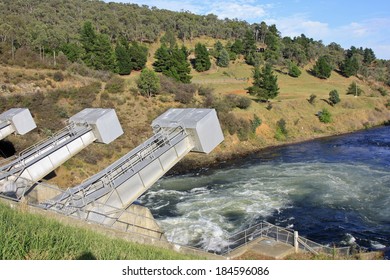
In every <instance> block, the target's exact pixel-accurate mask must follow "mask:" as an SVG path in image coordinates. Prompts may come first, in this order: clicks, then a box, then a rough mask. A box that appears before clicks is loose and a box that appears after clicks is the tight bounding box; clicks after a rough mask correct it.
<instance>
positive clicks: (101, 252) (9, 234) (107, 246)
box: [0, 202, 197, 260]
mask: <svg viewBox="0 0 390 280" xmlns="http://www.w3.org/2000/svg"><path fill="white" fill-rule="evenodd" d="M0 236H1V239H0V260H94V259H97V260H178V259H179V260H183V259H184V260H187V259H197V258H196V257H195V256H189V255H184V254H179V253H176V252H174V251H172V250H168V249H162V248H158V247H154V246H150V245H141V244H136V243H131V242H128V241H125V240H122V239H114V238H110V237H108V236H105V235H103V234H99V233H96V232H94V231H92V230H89V229H85V228H79V227H75V226H68V225H63V224H61V223H60V222H57V221H55V220H53V219H50V218H46V217H43V216H40V215H34V214H30V213H26V212H21V210H16V209H11V208H10V207H9V206H6V205H5V204H3V203H1V202H0Z"/></svg>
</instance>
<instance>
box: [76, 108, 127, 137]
mask: <svg viewBox="0 0 390 280" xmlns="http://www.w3.org/2000/svg"><path fill="white" fill-rule="evenodd" d="M69 120H70V121H71V122H74V123H76V124H83V123H88V124H89V125H90V126H91V127H92V130H93V133H94V134H95V136H96V138H97V140H96V142H100V143H104V144H109V143H111V142H112V141H114V140H115V139H116V138H118V137H119V136H121V135H122V134H123V130H122V127H121V124H120V123H119V120H118V117H117V115H116V113H115V110H114V109H101V108H87V109H84V110H82V111H81V112H79V113H77V114H76V115H74V116H73V117H71V118H70V119H69Z"/></svg>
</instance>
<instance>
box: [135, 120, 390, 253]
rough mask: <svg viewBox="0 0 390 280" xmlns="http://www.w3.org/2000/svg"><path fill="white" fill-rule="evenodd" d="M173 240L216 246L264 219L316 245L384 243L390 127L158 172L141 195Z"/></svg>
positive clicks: (388, 237) (388, 240)
mask: <svg viewBox="0 0 390 280" xmlns="http://www.w3.org/2000/svg"><path fill="white" fill-rule="evenodd" d="M140 202H141V203H142V204H144V205H145V206H147V207H149V208H150V209H151V210H152V213H153V214H154V216H155V217H156V219H157V220H158V222H159V223H160V224H161V227H162V228H163V229H164V230H165V231H166V235H167V237H168V239H170V240H171V241H174V242H178V243H182V244H188V245H192V246H201V247H204V248H207V249H211V250H218V249H219V248H221V247H223V246H225V245H227V243H228V237H229V236H230V235H231V234H232V233H235V232H237V231H240V230H243V229H245V228H248V227H249V226H251V225H254V224H256V223H259V222H261V221H263V220H266V221H269V222H272V223H274V224H276V225H279V226H282V227H288V228H290V229H294V230H297V231H299V233H300V235H302V236H305V237H307V238H309V239H311V240H313V241H316V242H318V243H321V244H329V245H333V244H336V245H339V246H345V245H352V244H358V245H360V246H364V247H367V248H370V249H379V250H385V251H386V255H387V257H388V256H389V250H388V249H389V247H390V126H386V127H379V128H374V129H370V130H365V131H361V132H357V133H352V134H348V135H342V136H336V137H330V138H324V139H319V140H314V141H310V142H305V143H301V144H296V145H288V146H284V147H276V148H272V149H267V150H264V151H262V152H260V153H257V154H254V155H252V156H250V157H247V158H244V159H241V160H239V161H236V162H230V163H226V164H225V165H223V166H221V167H220V168H215V169H210V170H204V171H202V172H200V173H197V174H189V175H184V176H173V177H168V178H163V179H161V180H160V181H159V182H158V183H157V184H156V185H155V186H154V187H153V188H152V189H150V190H149V191H148V192H147V193H146V194H145V195H144V196H142V197H141V198H140Z"/></svg>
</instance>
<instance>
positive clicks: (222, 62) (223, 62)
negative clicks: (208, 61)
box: [217, 48, 230, 67]
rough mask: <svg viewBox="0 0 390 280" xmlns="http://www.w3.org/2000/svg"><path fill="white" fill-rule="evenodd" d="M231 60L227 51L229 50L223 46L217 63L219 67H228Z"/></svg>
mask: <svg viewBox="0 0 390 280" xmlns="http://www.w3.org/2000/svg"><path fill="white" fill-rule="evenodd" d="M229 61H230V57H229V53H228V52H227V50H226V49H225V48H223V49H222V50H221V51H220V53H219V56H218V59H217V65H218V66H219V67H228V66H229Z"/></svg>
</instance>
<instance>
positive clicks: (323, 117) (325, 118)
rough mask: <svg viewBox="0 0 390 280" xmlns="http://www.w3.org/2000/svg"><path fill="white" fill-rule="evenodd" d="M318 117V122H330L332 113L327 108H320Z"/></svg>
mask: <svg viewBox="0 0 390 280" xmlns="http://www.w3.org/2000/svg"><path fill="white" fill-rule="evenodd" d="M318 118H319V120H320V122H323V123H330V122H332V115H331V113H330V112H329V110H328V109H326V108H324V109H322V111H321V112H319V113H318Z"/></svg>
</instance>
